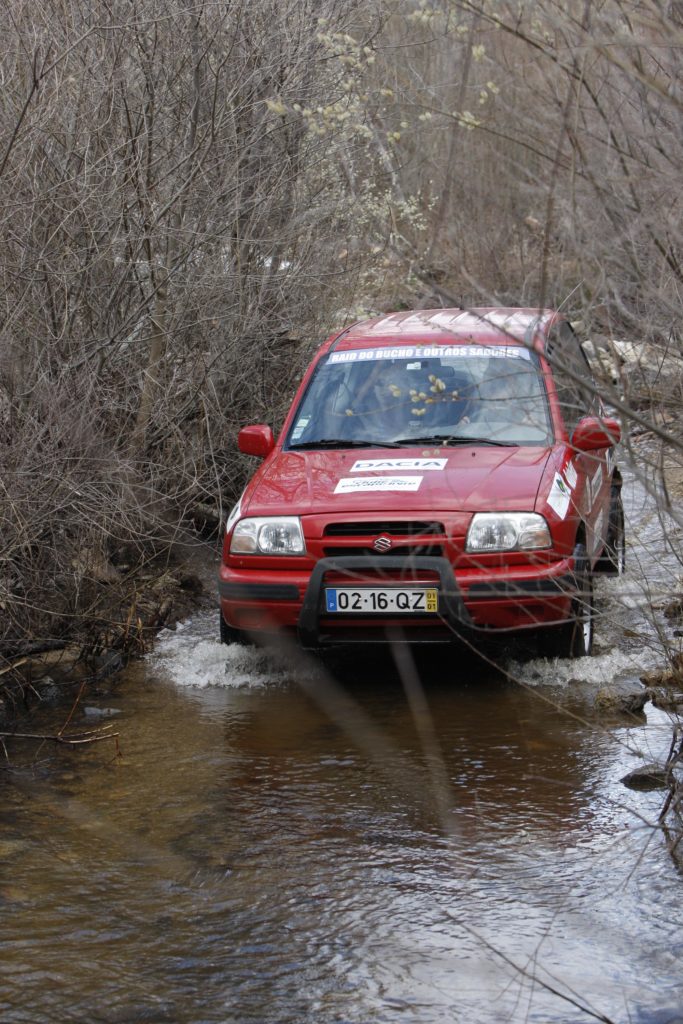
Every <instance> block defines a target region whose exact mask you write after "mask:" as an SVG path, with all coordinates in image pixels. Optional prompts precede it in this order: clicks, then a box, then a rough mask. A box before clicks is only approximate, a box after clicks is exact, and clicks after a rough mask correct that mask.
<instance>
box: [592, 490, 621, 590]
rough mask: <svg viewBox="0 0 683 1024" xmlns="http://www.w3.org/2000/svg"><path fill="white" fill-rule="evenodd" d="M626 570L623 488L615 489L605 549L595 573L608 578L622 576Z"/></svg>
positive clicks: (611, 500) (612, 496)
mask: <svg viewBox="0 0 683 1024" xmlns="http://www.w3.org/2000/svg"><path fill="white" fill-rule="evenodd" d="M625 568H626V529H625V525H624V505H623V503H622V500H621V488H619V487H613V488H612V495H611V498H610V506H609V522H608V525H607V540H606V541H605V547H604V550H603V552H602V554H601V555H600V558H599V559H598V561H597V565H596V566H595V571H596V572H600V573H603V574H604V575H606V576H621V575H622V574H623V572H624V570H625Z"/></svg>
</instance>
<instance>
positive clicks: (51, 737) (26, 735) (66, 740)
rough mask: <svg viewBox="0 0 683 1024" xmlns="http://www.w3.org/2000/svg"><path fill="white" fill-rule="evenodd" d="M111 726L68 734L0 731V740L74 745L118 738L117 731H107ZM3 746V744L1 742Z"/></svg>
mask: <svg viewBox="0 0 683 1024" xmlns="http://www.w3.org/2000/svg"><path fill="white" fill-rule="evenodd" d="M111 728H112V726H110V725H105V726H102V728H100V729H91V730H89V731H88V732H77V733H72V734H71V735H70V736H63V735H62V734H61V733H59V732H58V733H40V732H0V740H4V739H13V740H39V741H43V740H48V741H49V742H51V743H63V744H65V745H66V746H70V747H75V746H79V745H81V746H82V745H84V744H86V743H99V742H100V741H101V740H114V739H118V737H119V735H120V734H119V733H118V732H108V731H107V730H108V729H111ZM3 746H4V744H3Z"/></svg>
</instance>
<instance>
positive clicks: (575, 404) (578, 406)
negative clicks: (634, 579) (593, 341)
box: [546, 321, 611, 560]
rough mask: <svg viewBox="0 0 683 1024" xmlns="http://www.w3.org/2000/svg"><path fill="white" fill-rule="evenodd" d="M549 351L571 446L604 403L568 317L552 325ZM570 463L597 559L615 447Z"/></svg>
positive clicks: (590, 547)
mask: <svg viewBox="0 0 683 1024" xmlns="http://www.w3.org/2000/svg"><path fill="white" fill-rule="evenodd" d="M546 351H547V356H548V361H549V362H550V365H551V367H552V371H553V380H554V382H555V388H556V390H557V397H558V400H559V403H560V409H561V411H562V417H563V419H564V422H565V425H566V428H567V434H568V435H569V439H570V447H571V437H572V433H573V430H574V427H575V426H576V424H577V423H578V421H579V420H580V419H581V418H582V417H584V416H601V415H602V414H603V409H602V403H601V401H600V397H599V395H598V392H597V388H596V384H595V381H594V379H593V375H592V373H591V369H590V366H589V364H588V360H587V359H586V356H585V353H584V352H583V350H582V348H581V345H580V343H579V340H578V338H577V337H576V335H575V334H574V331H573V330H572V328H571V326H570V325H569V324H568V323H567V322H566V321H561V322H560V323H559V324H556V325H555V326H554V327H553V328H552V330H551V332H550V334H549V338H548V345H547V350H546ZM569 465H570V466H571V467H573V469H574V471H575V472H576V475H577V485H578V486H577V487H576V491H575V494H576V501H577V505H578V509H577V510H578V512H579V515H580V516H581V519H582V520H583V522H584V523H585V527H586V548H587V550H588V554H589V557H590V558H591V560H593V559H595V558H597V556H598V554H599V553H600V551H601V550H602V546H603V544H604V541H605V536H606V531H607V518H608V510H609V499H610V465H611V450H610V449H609V448H603V449H600V450H599V451H595V452H578V451H575V450H574V451H573V453H572V454H571V456H570V460H569ZM570 473H571V469H570Z"/></svg>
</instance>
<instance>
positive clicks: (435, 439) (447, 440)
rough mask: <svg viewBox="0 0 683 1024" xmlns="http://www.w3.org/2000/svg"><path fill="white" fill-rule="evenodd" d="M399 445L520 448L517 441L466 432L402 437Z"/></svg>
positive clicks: (398, 442)
mask: <svg viewBox="0 0 683 1024" xmlns="http://www.w3.org/2000/svg"><path fill="white" fill-rule="evenodd" d="M396 444H397V445H401V446H402V447H405V446H406V445H415V444H442V445H451V444H452V445H458V444H463V445H466V444H492V445H495V446H496V447H500V448H518V447H519V445H518V444H517V442H516V441H496V440H494V438H492V437H467V436H466V435H465V434H425V435H424V436H422V437H401V438H399V440H398V441H397V442H396Z"/></svg>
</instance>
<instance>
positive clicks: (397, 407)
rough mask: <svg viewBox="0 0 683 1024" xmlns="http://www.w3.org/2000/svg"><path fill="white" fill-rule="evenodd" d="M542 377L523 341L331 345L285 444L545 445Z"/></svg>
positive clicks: (547, 433) (547, 434)
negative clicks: (487, 344)
mask: <svg viewBox="0 0 683 1024" xmlns="http://www.w3.org/2000/svg"><path fill="white" fill-rule="evenodd" d="M551 439H552V433H551V426H550V418H549V415H548V403H547V399H546V392H545V386H544V383H543V377H542V373H541V370H540V367H539V365H538V359H537V356H536V355H535V353H532V352H529V350H528V349H526V348H523V347H522V346H512V345H505V346H503V345H500V346H496V347H485V346H483V345H448V346H433V347H427V346H424V345H423V346H419V347H417V346H416V347H415V348H408V347H397V348H393V349H358V350H351V351H342V352H332V353H331V354H330V355H328V356H327V357H326V358H325V359H323V360H321V362H320V363H319V365H318V367H317V368H316V371H315V374H314V376H313V379H312V380H311V382H310V384H309V386H308V388H307V390H306V393H305V395H304V397H303V399H302V401H301V403H300V404H299V407H298V409H297V411H296V414H295V416H294V420H293V425H292V427H291V430H290V432H289V435H288V438H287V444H288V446H289V447H291V448H296V447H305V448H314V447H315V446H316V442H323V443H322V444H321V447H326V448H332V447H336V446H338V447H340V448H341V447H344V446H347V447H349V446H350V445H351V443H353V446H354V447H358V446H361V445H362V444H367V446H368V447H372V446H373V445H377V446H381V445H394V444H396V445H405V446H409V445H411V444H420V443H425V444H458V443H460V444H463V443H467V441H468V440H469V441H470V442H471V443H472V444H506V445H510V444H514V445H545V444H547V443H549V442H550V441H551Z"/></svg>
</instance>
